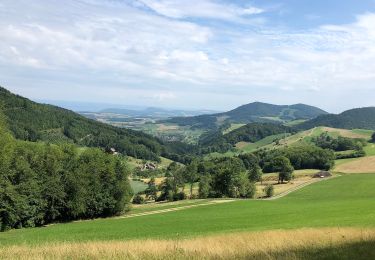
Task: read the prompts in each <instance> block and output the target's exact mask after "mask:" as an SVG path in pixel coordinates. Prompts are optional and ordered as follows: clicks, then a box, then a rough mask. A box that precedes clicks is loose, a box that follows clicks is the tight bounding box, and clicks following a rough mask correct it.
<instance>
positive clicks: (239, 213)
mask: <svg viewBox="0 0 375 260" xmlns="http://www.w3.org/2000/svg"><path fill="white" fill-rule="evenodd" d="M374 186H375V174H356V175H344V176H341V177H337V178H334V179H330V180H326V181H322V182H319V183H315V184H312V185H310V186H307V187H305V188H303V189H301V190H299V191H297V192H294V193H291V194H289V195H288V196H286V197H284V198H281V199H278V200H271V201H261V200H239V201H234V202H228V203H223V204H218V205H210V206H201V207H196V208H191V209H186V210H180V211H175V212H169V213H164V214H155V215H148V216H142V217H134V218H129V219H116V218H114V219H98V220H92V221H82V222H74V223H67V224H55V225H50V226H48V227H44V228H28V229H21V230H11V231H8V232H5V233H1V234H0V244H1V245H15V244H17V245H19V244H35V245H36V244H43V243H49V242H62V241H64V242H76V241H98V240H100V241H103V240H106V241H108V240H129V239H147V238H167V239H168V238H171V239H176V238H184V237H195V236H199V235H209V234H216V233H223V232H236V231H255V230H272V229H295V228H301V227H347V226H351V227H375V222H374V219H375V209H374V202H373V201H374V199H373V198H374V197H375V189H374V188H373V187H374ZM359 212H360V214H359Z"/></svg>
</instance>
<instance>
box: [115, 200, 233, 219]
mask: <svg viewBox="0 0 375 260" xmlns="http://www.w3.org/2000/svg"><path fill="white" fill-rule="evenodd" d="M232 201H235V199H220V200H212V201H209V202H207V203H201V204H194V205H187V206H181V207H176V208H170V209H160V210H153V211H148V212H143V213H134V214H129V215H124V216H120V217H116V218H133V217H141V216H147V215H153V214H160V213H167V212H172V211H178V210H183V209H189V208H195V207H199V206H208V205H215V204H221V203H227V202H232Z"/></svg>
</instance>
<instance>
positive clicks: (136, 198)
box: [132, 194, 145, 204]
mask: <svg viewBox="0 0 375 260" xmlns="http://www.w3.org/2000/svg"><path fill="white" fill-rule="evenodd" d="M132 202H133V204H144V203H145V199H144V198H143V197H142V196H141V195H139V194H137V195H135V196H134V198H133V201H132Z"/></svg>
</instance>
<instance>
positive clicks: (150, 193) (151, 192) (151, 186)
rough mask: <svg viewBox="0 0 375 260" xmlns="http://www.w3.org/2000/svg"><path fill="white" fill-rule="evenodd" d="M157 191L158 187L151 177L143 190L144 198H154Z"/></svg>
mask: <svg viewBox="0 0 375 260" xmlns="http://www.w3.org/2000/svg"><path fill="white" fill-rule="evenodd" d="M157 193H158V188H157V187H156V184H155V178H154V177H152V178H151V180H150V181H149V182H148V187H147V189H146V190H145V194H146V198H147V199H151V200H155V199H156V196H157Z"/></svg>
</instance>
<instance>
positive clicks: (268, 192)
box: [264, 184, 274, 198]
mask: <svg viewBox="0 0 375 260" xmlns="http://www.w3.org/2000/svg"><path fill="white" fill-rule="evenodd" d="M264 193H265V194H266V197H267V198H271V197H272V196H273V194H274V189H273V185H271V184H268V185H267V186H266V187H265V188H264Z"/></svg>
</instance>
